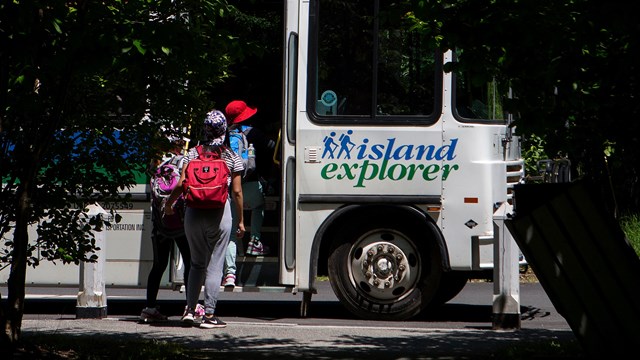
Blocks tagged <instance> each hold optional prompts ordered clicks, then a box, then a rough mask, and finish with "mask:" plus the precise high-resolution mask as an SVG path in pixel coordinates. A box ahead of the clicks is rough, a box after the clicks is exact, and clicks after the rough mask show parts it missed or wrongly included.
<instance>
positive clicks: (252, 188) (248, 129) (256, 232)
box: [222, 100, 275, 287]
mask: <svg viewBox="0 0 640 360" xmlns="http://www.w3.org/2000/svg"><path fill="white" fill-rule="evenodd" d="M257 112H258V109H257V108H255V107H250V106H248V105H247V104H246V103H245V102H244V101H242V100H234V101H231V102H230V103H229V104H228V105H227V106H226V108H225V113H226V116H227V121H228V124H229V126H228V127H229V137H228V138H229V145H230V148H231V149H232V150H234V151H236V152H238V151H241V152H242V150H243V149H247V150H249V148H253V147H255V150H254V155H255V156H256V158H255V162H256V164H264V163H265V162H264V160H268V156H267V155H266V154H268V153H269V151H273V149H275V142H274V141H273V140H270V139H269V138H268V137H267V136H265V134H264V133H263V132H262V131H260V130H259V129H258V128H256V127H253V126H252V123H251V122H252V120H254V119H255V117H254V115H255V114H256V113H257ZM242 134H244V136H243V135H242ZM243 138H244V140H242V139H243ZM243 143H244V144H243ZM249 152H250V151H247V152H245V153H244V155H243V154H241V153H239V155H240V156H241V157H243V158H244V159H245V160H250V159H248V157H250V156H251V155H249ZM256 154H257V155H256ZM260 158H262V159H260ZM260 160H263V161H260ZM259 170H260V166H257V169H256V170H255V171H253V172H251V173H246V174H245V176H244V177H243V181H242V193H243V198H244V204H243V205H244V206H243V208H244V209H247V210H251V239H250V240H249V244H248V245H247V248H246V252H245V253H246V254H247V255H255V256H262V255H267V254H268V253H269V248H268V247H267V246H266V245H264V244H263V243H262V241H260V236H261V228H262V223H263V220H264V203H265V201H264V193H263V188H262V183H261V182H260V171H259ZM235 223H236V221H235V219H234V227H233V229H235ZM233 229H232V232H231V234H232V235H231V239H230V241H229V245H228V247H227V254H226V258H225V264H224V274H225V275H224V277H223V280H222V284H223V285H224V286H230V287H231V286H235V283H236V256H237V254H238V244H237V241H238V238H236V237H235V236H234V235H233V234H234V232H233ZM240 241H242V240H241V238H240ZM240 245H242V243H240Z"/></svg>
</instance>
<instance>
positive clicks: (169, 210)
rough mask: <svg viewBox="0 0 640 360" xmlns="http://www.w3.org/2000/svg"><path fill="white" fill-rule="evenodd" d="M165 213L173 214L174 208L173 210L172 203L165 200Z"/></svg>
mask: <svg viewBox="0 0 640 360" xmlns="http://www.w3.org/2000/svg"><path fill="white" fill-rule="evenodd" d="M163 210H164V214H165V215H173V213H174V210H173V206H172V205H171V204H169V202H168V201H167V202H165V203H164V209H163Z"/></svg>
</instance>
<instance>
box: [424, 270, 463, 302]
mask: <svg viewBox="0 0 640 360" xmlns="http://www.w3.org/2000/svg"><path fill="white" fill-rule="evenodd" d="M468 282H469V275H467V274H466V273H465V272H461V271H450V272H445V273H443V274H442V279H441V280H440V288H439V289H438V292H437V293H436V294H435V296H434V297H433V300H432V301H431V303H430V304H429V309H428V310H430V309H435V308H437V307H439V306H442V305H444V304H446V303H447V302H449V300H451V299H453V298H454V297H456V296H457V295H458V294H459V293H460V292H461V291H462V289H464V287H465V286H466V285H467V283H468Z"/></svg>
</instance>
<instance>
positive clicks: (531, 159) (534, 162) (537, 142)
mask: <svg viewBox="0 0 640 360" xmlns="http://www.w3.org/2000/svg"><path fill="white" fill-rule="evenodd" d="M522 157H523V158H524V166H525V174H527V175H531V176H536V175H538V170H539V169H538V161H540V160H544V159H548V158H549V157H548V156H547V154H546V153H545V151H544V140H543V139H542V138H541V137H539V136H537V135H535V134H531V135H530V136H527V137H526V138H525V139H524V141H523V145H522Z"/></svg>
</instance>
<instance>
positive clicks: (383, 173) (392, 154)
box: [320, 130, 460, 188]
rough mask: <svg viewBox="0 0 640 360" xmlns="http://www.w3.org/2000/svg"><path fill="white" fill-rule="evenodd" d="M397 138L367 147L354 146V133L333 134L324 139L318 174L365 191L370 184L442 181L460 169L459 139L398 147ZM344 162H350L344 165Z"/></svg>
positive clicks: (366, 142)
mask: <svg viewBox="0 0 640 360" xmlns="http://www.w3.org/2000/svg"><path fill="white" fill-rule="evenodd" d="M396 142H397V139H396V138H388V139H386V142H384V143H370V140H369V139H368V138H364V139H362V141H360V142H354V136H353V130H348V131H347V132H345V133H342V134H340V135H338V134H337V133H336V132H335V131H332V132H331V133H330V134H329V135H327V136H325V138H324V139H323V144H324V145H323V149H322V159H323V160H325V161H326V162H327V164H326V165H325V166H323V167H322V170H321V171H320V176H321V177H322V178H323V179H325V180H334V179H335V180H352V181H355V183H354V185H353V187H358V188H364V187H366V185H365V183H366V182H367V181H371V180H380V181H386V180H389V181H420V180H422V181H433V180H436V179H438V178H439V177H440V178H441V179H442V180H443V181H445V180H447V178H448V177H449V176H450V175H451V174H452V172H454V171H456V170H458V169H459V168H460V166H459V165H458V164H455V163H452V161H453V160H454V159H455V158H456V146H457V144H458V138H453V139H450V140H449V143H447V144H443V145H440V144H438V145H433V144H417V145H416V144H401V143H396ZM345 160H350V161H349V162H346V161H345Z"/></svg>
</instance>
